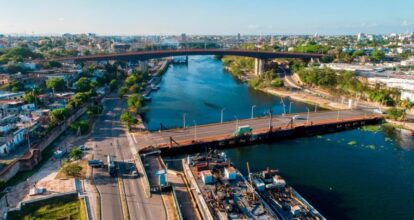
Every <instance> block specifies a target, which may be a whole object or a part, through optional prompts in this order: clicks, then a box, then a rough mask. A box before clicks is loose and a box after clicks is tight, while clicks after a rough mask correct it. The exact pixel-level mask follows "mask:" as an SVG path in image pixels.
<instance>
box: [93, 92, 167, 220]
mask: <svg viewBox="0 0 414 220" xmlns="http://www.w3.org/2000/svg"><path fill="white" fill-rule="evenodd" d="M103 105H104V112H103V114H102V115H101V116H100V117H99V118H98V120H97V121H96V124H95V127H94V130H93V133H92V136H91V138H92V139H93V141H94V154H95V155H94V158H95V159H101V160H103V161H104V162H105V163H106V155H114V156H115V160H116V161H120V162H123V161H126V162H128V161H131V160H132V159H133V153H136V151H137V150H136V146H135V143H134V142H133V140H132V139H131V138H128V136H127V134H126V132H125V131H124V129H123V127H122V125H121V123H120V122H119V115H120V114H121V112H122V110H123V109H125V108H126V102H125V100H122V101H121V100H120V99H119V98H118V97H116V95H111V96H110V97H109V98H106V99H105V100H104V103H103ZM120 178H123V184H124V189H125V194H126V200H127V206H128V210H129V215H130V219H145V220H146V219H149V220H151V219H154V220H155V219H157V220H158V219H165V216H166V215H165V211H164V206H163V203H162V200H161V197H159V196H158V197H157V196H153V197H152V198H149V199H147V198H146V197H145V192H144V190H143V186H142V181H141V178H143V177H142V175H140V176H139V177H135V178H134V177H130V176H129V175H123V174H122V173H120ZM94 179H95V183H96V185H97V187H98V190H99V192H100V194H101V211H102V213H101V215H102V219H104V220H105V219H111V220H112V219H123V212H122V205H121V197H120V192H119V187H118V181H117V178H113V177H109V174H108V173H107V171H106V170H105V169H94Z"/></svg>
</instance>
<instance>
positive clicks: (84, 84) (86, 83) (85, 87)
mask: <svg viewBox="0 0 414 220" xmlns="http://www.w3.org/2000/svg"><path fill="white" fill-rule="evenodd" d="M75 87H76V90H77V91H79V92H87V91H89V90H91V89H92V88H93V87H92V85H91V80H90V79H88V78H86V77H81V78H79V79H78V81H76V82H75Z"/></svg>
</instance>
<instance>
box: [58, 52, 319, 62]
mask: <svg viewBox="0 0 414 220" xmlns="http://www.w3.org/2000/svg"><path fill="white" fill-rule="evenodd" d="M192 55H221V56H226V55H231V56H244V57H253V58H259V59H274V58H309V59H310V58H320V57H322V56H323V55H322V54H315V53H294V52H272V51H260V50H239V49H188V50H154V51H152V50H150V51H132V52H125V53H111V54H98V55H87V56H76V57H63V58H59V59H57V60H59V61H75V62H83V61H101V60H148V59H156V58H163V57H171V56H192Z"/></svg>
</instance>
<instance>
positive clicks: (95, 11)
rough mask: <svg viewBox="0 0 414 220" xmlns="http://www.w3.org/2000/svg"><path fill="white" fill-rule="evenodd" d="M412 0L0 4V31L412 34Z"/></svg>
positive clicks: (14, 0) (45, 0)
mask: <svg viewBox="0 0 414 220" xmlns="http://www.w3.org/2000/svg"><path fill="white" fill-rule="evenodd" d="M413 10H414V1H413V0H283V1H282V0H164V1H161V0H148V1H142V0H0V33H6V34H7V33H26V34H61V33H67V32H70V33H87V32H93V33H97V34H102V35H106V34H116V35H134V34H180V33H187V34H229V35H234V34H237V33H241V34H314V33H316V32H317V33H319V34H356V33H358V32H365V33H374V34H380V33H394V32H407V31H410V32H412V31H414V13H413Z"/></svg>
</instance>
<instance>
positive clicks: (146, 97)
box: [142, 95, 152, 101]
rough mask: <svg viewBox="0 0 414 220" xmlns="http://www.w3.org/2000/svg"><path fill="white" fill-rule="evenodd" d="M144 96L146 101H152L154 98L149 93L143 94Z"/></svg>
mask: <svg viewBox="0 0 414 220" xmlns="http://www.w3.org/2000/svg"><path fill="white" fill-rule="evenodd" d="M142 98H143V99H144V101H151V100H152V98H151V96H147V95H144V96H142Z"/></svg>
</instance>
